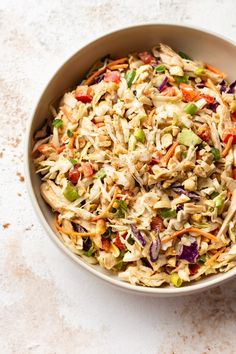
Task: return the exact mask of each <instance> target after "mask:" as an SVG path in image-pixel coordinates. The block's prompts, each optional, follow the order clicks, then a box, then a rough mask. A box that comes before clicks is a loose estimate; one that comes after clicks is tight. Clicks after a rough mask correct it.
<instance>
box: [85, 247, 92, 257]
mask: <svg viewBox="0 0 236 354" xmlns="http://www.w3.org/2000/svg"><path fill="white" fill-rule="evenodd" d="M93 252H94V248H93V244H92V246H91V247H90V248H89V250H88V251H86V252H84V255H85V256H86V257H91V256H92V254H93Z"/></svg>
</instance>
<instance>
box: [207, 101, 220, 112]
mask: <svg viewBox="0 0 236 354" xmlns="http://www.w3.org/2000/svg"><path fill="white" fill-rule="evenodd" d="M219 105H220V104H219V102H217V101H216V100H214V102H212V103H210V104H209V105H208V106H207V108H208V109H211V110H212V111H213V112H216V108H217V107H218V106H219Z"/></svg>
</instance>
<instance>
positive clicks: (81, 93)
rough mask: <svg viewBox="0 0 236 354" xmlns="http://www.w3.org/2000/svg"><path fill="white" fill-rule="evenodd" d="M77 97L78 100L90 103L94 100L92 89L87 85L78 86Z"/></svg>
mask: <svg viewBox="0 0 236 354" xmlns="http://www.w3.org/2000/svg"><path fill="white" fill-rule="evenodd" d="M75 98H76V99H77V101H81V102H83V103H88V102H91V101H92V98H93V97H92V89H91V87H88V86H87V85H84V86H78V87H77V88H76V90H75Z"/></svg>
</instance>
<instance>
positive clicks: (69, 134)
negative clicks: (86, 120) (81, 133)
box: [67, 129, 73, 138]
mask: <svg viewBox="0 0 236 354" xmlns="http://www.w3.org/2000/svg"><path fill="white" fill-rule="evenodd" d="M67 135H68V137H69V138H72V136H73V133H72V130H71V129H67Z"/></svg>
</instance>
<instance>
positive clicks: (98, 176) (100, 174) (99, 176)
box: [94, 168, 106, 179]
mask: <svg viewBox="0 0 236 354" xmlns="http://www.w3.org/2000/svg"><path fill="white" fill-rule="evenodd" d="M105 177H106V172H105V170H104V168H101V169H100V170H99V171H98V172H96V173H95V175H94V178H96V179H104V178H105Z"/></svg>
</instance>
